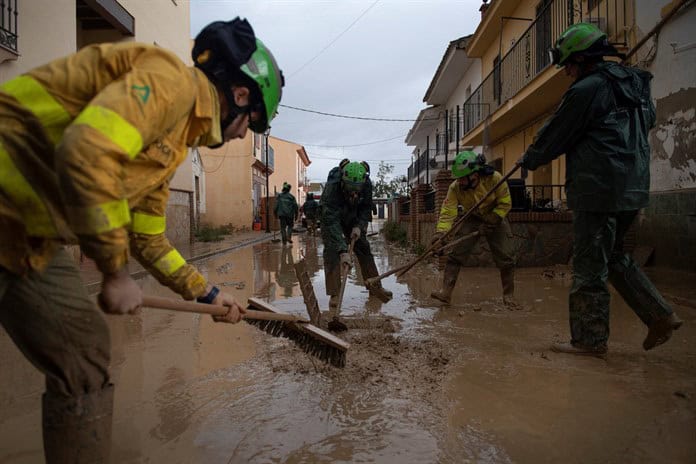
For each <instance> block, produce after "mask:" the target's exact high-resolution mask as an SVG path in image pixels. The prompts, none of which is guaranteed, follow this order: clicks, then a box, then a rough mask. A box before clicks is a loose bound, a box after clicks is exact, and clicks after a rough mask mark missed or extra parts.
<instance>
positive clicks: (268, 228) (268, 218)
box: [263, 126, 271, 234]
mask: <svg viewBox="0 0 696 464" xmlns="http://www.w3.org/2000/svg"><path fill="white" fill-rule="evenodd" d="M270 133H271V127H270V126H269V127H268V129H266V132H264V133H263V135H264V136H265V138H266V233H267V234H270V233H271V216H270V211H271V209H270V203H271V195H270V188H269V186H268V170H269V169H270V167H269V166H268V136H269V135H270Z"/></svg>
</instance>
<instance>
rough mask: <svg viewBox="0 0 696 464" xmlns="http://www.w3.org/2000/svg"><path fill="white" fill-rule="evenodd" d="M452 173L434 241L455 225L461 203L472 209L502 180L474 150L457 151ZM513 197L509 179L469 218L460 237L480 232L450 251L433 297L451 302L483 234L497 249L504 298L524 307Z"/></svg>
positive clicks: (511, 304)
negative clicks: (511, 218)
mask: <svg viewBox="0 0 696 464" xmlns="http://www.w3.org/2000/svg"><path fill="white" fill-rule="evenodd" d="M452 176H453V177H454V178H455V180H454V181H453V182H452V184H450V186H449V189H448V190H447V197H446V198H445V201H444V202H443V203H442V208H441V209H440V218H439V220H438V222H437V226H436V227H435V234H434V235H433V238H432V243H435V242H436V241H438V240H440V238H441V237H442V236H443V235H444V234H445V233H446V232H448V231H449V230H450V229H451V228H452V224H453V223H454V221H455V219H456V218H457V211H458V206H459V205H461V206H462V208H463V209H464V211H468V210H469V209H471V208H472V207H473V206H474V205H475V204H476V202H478V201H479V200H480V199H481V198H482V197H483V196H484V195H486V193H488V192H489V191H490V190H491V189H492V188H493V187H494V186H495V185H496V184H497V183H498V182H499V181H500V179H502V175H501V174H500V173H499V172H497V171H496V170H494V169H493V167H491V166H489V165H487V164H486V160H485V158H484V157H483V155H477V154H476V153H474V152H472V151H463V152H460V153H459V154H457V157H456V158H455V160H454V164H452ZM511 206H512V200H511V197H510V191H509V190H508V186H507V183H505V182H503V183H502V184H501V185H500V186H499V187H498V189H497V190H496V191H495V192H494V193H493V194H491V195H489V196H488V198H487V199H486V200H485V201H484V202H483V203H482V204H481V205H480V206H479V207H478V209H477V210H476V211H475V212H474V213H473V214H472V215H471V216H469V218H467V219H466V220H465V222H464V223H463V224H462V225H461V227H460V229H459V231H458V232H457V236H456V237H452V239H456V238H458V237H462V236H464V235H468V234H471V233H472V232H476V231H478V235H476V236H474V237H471V238H469V239H467V240H464V241H463V242H462V243H460V244H459V245H457V246H455V247H454V248H453V249H452V251H451V252H449V254H448V255H447V263H446V265H445V275H444V278H443V281H442V290H440V291H435V292H432V293H431V294H430V296H431V297H433V298H435V299H437V300H440V301H442V302H443V303H450V300H451V298H452V291H453V290H454V286H455V284H456V283H457V276H459V271H460V270H461V267H462V265H463V264H464V262H465V261H466V258H467V257H468V256H469V254H470V253H471V250H472V248H473V247H474V246H475V245H476V242H478V239H479V238H481V237H486V240H487V241H488V245H489V246H490V248H491V252H492V253H493V260H494V261H495V264H496V266H497V267H498V269H500V280H501V282H502V284H503V302H504V303H505V305H506V306H508V307H509V308H511V309H521V306H520V305H518V304H517V303H516V302H515V300H514V297H513V294H514V291H515V282H514V277H515V268H514V266H515V259H514V252H513V241H512V231H511V229H510V224H509V223H508V220H507V218H506V216H507V214H508V212H509V211H510V208H511Z"/></svg>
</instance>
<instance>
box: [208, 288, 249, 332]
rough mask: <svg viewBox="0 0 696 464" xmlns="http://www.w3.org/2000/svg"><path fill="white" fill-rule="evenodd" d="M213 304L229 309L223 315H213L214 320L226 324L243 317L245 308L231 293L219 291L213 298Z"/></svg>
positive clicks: (235, 321) (234, 322) (233, 322)
mask: <svg viewBox="0 0 696 464" xmlns="http://www.w3.org/2000/svg"><path fill="white" fill-rule="evenodd" d="M213 304H215V305H222V306H227V307H228V308H229V310H228V311H227V314H225V315H224V316H213V320H214V321H215V322H227V323H228V324H236V323H237V322H239V321H241V320H242V318H243V317H244V313H246V310H245V309H244V308H242V307H241V306H240V305H239V303H237V300H235V299H234V297H233V296H232V295H230V294H229V293H225V292H220V293H218V294H217V296H216V297H215V298H214V299H213Z"/></svg>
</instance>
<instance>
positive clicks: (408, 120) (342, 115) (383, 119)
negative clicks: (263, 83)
mask: <svg viewBox="0 0 696 464" xmlns="http://www.w3.org/2000/svg"><path fill="white" fill-rule="evenodd" d="M279 106H282V107H283V108H289V109H291V110H296V111H304V112H305V113H314V114H321V115H322V116H333V117H334V118H344V119H360V120H363V121H389V122H412V121H438V120H439V119H440V118H419V119H393V118H370V117H367V116H347V115H345V114H336V113H325V112H323V111H316V110H308V109H306V108H298V107H296V106H290V105H283V104H280V105H279Z"/></svg>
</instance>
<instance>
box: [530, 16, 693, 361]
mask: <svg viewBox="0 0 696 464" xmlns="http://www.w3.org/2000/svg"><path fill="white" fill-rule="evenodd" d="M551 55H552V58H553V63H554V64H556V65H557V66H559V67H565V72H566V74H567V75H568V76H570V77H572V78H573V79H575V81H574V83H573V84H572V85H571V86H570V88H569V89H568V90H567V91H566V93H565V95H564V96H563V99H562V101H561V103H560V106H559V107H558V109H557V110H556V112H555V114H554V115H553V116H552V117H551V118H550V119H549V121H547V122H546V124H545V125H544V126H543V127H542V128H541V129H540V130H539V132H538V134H537V136H536V138H535V139H534V142H533V143H532V144H531V145H530V146H529V148H528V149H527V151H526V152H525V154H524V155H523V157H522V158H521V159H520V161H519V164H520V165H521V166H522V167H523V168H527V169H530V170H534V169H536V168H538V167H539V166H542V165H544V164H546V163H549V162H550V161H551V160H553V159H555V158H557V157H558V156H560V155H561V154H563V153H565V154H566V194H567V199H568V207H569V208H570V209H571V210H573V230H574V244H573V273H574V275H573V285H572V288H571V290H570V297H569V301H568V305H569V310H570V335H571V339H570V341H569V342H568V343H554V344H553V345H552V347H551V348H552V350H553V351H556V352H562V353H572V354H581V355H593V356H597V357H605V355H606V352H607V340H608V338H609V291H608V289H607V284H606V282H607V280H609V281H610V282H611V283H612V285H613V286H614V288H616V290H617V291H618V292H619V294H620V295H621V297H622V298H623V299H624V300H625V301H626V303H628V305H629V306H630V307H631V309H632V310H633V311H634V312H635V313H636V314H637V315H638V317H639V318H640V319H641V320H642V321H643V323H644V324H645V325H646V326H648V335H647V337H646V338H645V340H644V342H643V348H644V349H645V350H650V349H652V348H654V347H655V346H658V345H660V344H662V343H664V342H666V341H667V340H669V338H670V337H671V335H672V331H673V330H675V329H678V328H679V327H680V326H681V324H682V321H681V320H679V318H678V317H677V316H676V315H675V314H674V312H673V311H672V308H671V307H670V305H669V304H667V302H666V301H665V300H664V298H662V296H661V295H660V294H659V292H658V291H657V289H656V288H655V287H654V286H653V284H652V283H651V282H650V280H649V279H648V278H647V277H646V276H645V274H644V273H643V272H642V271H641V270H640V269H639V268H638V266H637V265H636V264H635V263H634V262H633V260H632V259H631V257H630V256H628V255H626V254H625V253H624V252H623V240H624V236H625V234H626V231H627V230H628V228H629V227H630V225H631V223H632V222H633V220H634V219H635V217H636V214H637V213H638V210H639V209H640V208H643V207H645V206H647V204H648V189H649V186H650V170H649V163H650V146H649V144H648V132H649V131H650V129H651V128H652V127H653V126H654V124H655V107H654V106H653V103H652V100H651V97H650V80H651V78H652V76H651V75H650V73H648V72H646V71H642V70H640V69H637V68H632V67H627V66H624V65H621V64H618V63H615V62H609V61H604V57H605V56H618V52H617V51H616V49H615V48H614V47H613V46H611V45H610V44H609V43H608V41H607V36H606V34H605V33H604V32H602V31H601V30H599V29H598V28H597V27H596V26H594V25H592V24H585V23H579V24H574V25H572V26H570V27H569V28H568V29H567V30H566V31H565V32H563V34H561V36H560V37H559V38H558V40H557V41H556V44H555V47H554V48H553V49H552V50H551Z"/></svg>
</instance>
